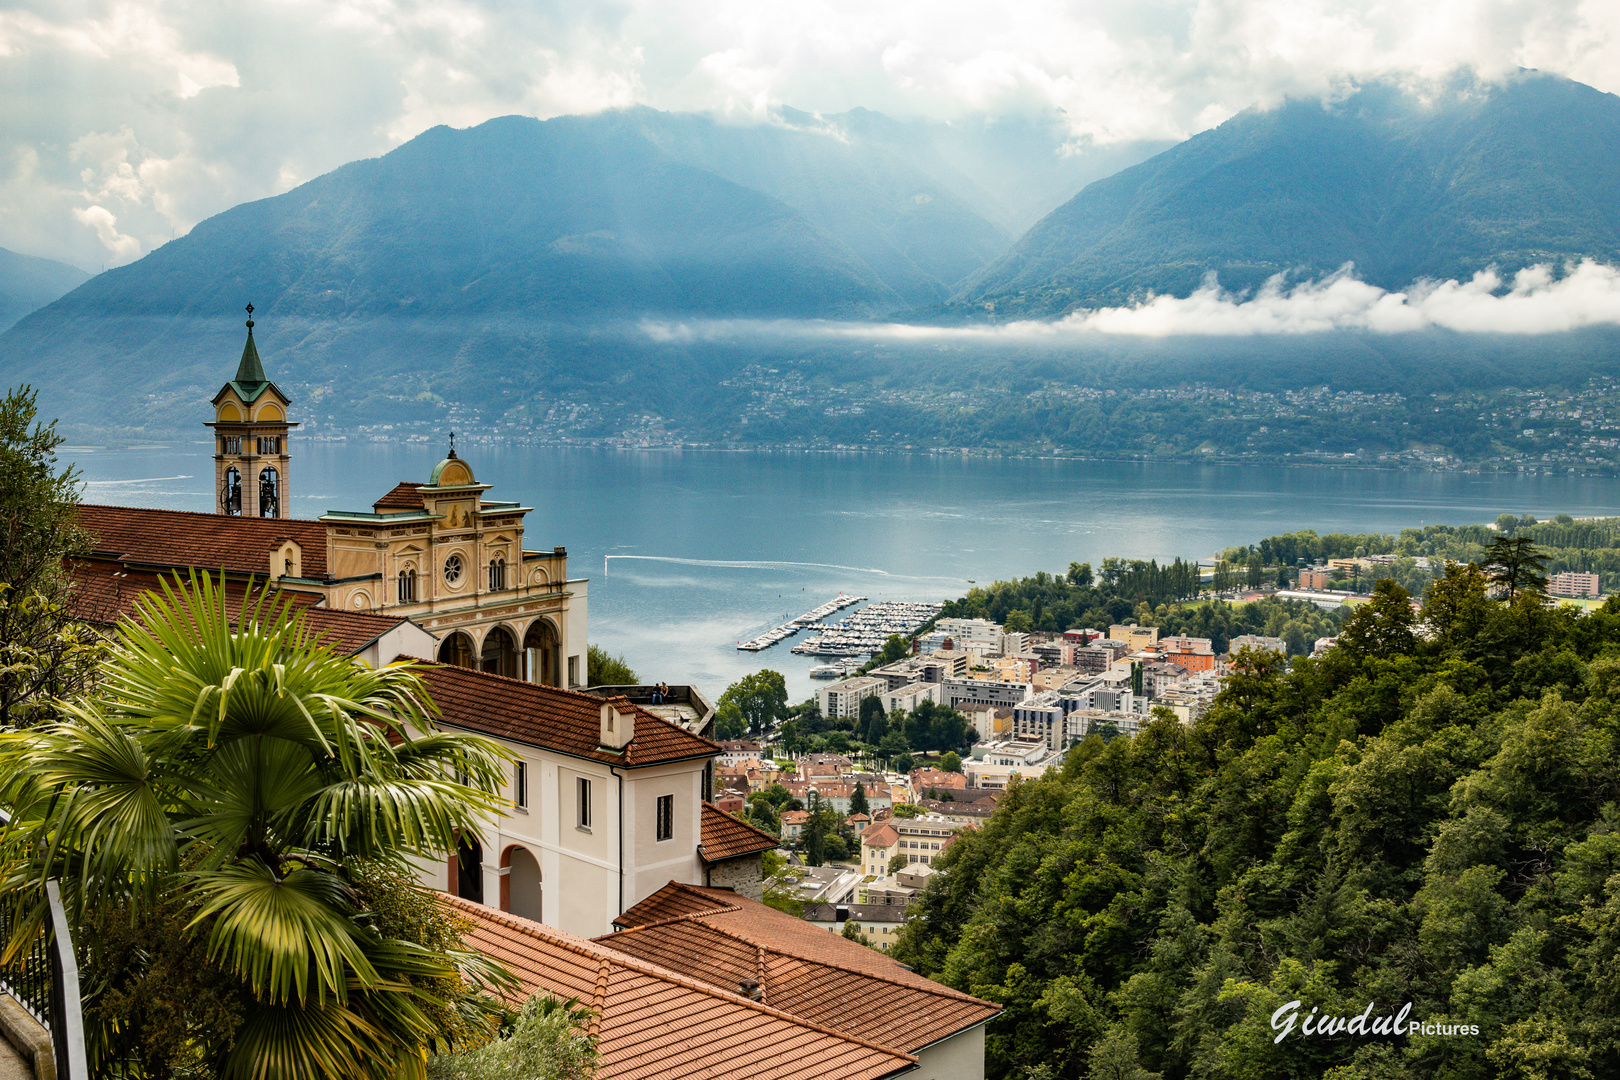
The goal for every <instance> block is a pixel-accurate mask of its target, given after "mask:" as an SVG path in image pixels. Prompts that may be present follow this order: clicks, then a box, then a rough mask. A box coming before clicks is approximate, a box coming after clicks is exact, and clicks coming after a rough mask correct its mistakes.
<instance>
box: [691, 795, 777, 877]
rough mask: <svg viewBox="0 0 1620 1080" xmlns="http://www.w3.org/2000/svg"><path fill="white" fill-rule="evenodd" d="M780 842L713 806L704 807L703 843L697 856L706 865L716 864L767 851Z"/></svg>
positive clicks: (761, 830)
mask: <svg viewBox="0 0 1620 1080" xmlns="http://www.w3.org/2000/svg"><path fill="white" fill-rule="evenodd" d="M778 843H780V841H779V840H777V839H776V837H774V836H772V835H771V834H770V833H768V832H766V831H765V830H764V829H759V828H755V827H754V826H753V825H750V824H748V822H746V821H741V820H739V819H737V818H734V817H732V816H731V815H730V814H728V813H726V812H725V811H724V810H721V809H720V808H719V807H717V806H715V805H714V804H712V803H704V804H703V842H702V844H700V845H699V847H698V854H699V855H701V856H703V860H704V861H705V862H711V863H717V862H723V861H724V860H726V859H735V858H738V857H739V856H742V855H754V854H757V853H759V852H761V851H769V850H771V849H772V848H774V847H776V845H777V844H778Z"/></svg>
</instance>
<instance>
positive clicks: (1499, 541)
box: [1479, 536, 1547, 600]
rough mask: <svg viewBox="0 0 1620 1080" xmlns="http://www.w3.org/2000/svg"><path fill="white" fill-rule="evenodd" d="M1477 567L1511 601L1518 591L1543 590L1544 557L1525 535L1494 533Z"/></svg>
mask: <svg viewBox="0 0 1620 1080" xmlns="http://www.w3.org/2000/svg"><path fill="white" fill-rule="evenodd" d="M1479 565H1480V569H1482V570H1484V571H1485V575H1486V577H1488V578H1490V580H1491V583H1492V584H1493V585H1496V586H1497V587H1498V588H1501V589H1505V590H1507V598H1508V599H1509V600H1512V599H1513V598H1514V597H1515V596H1517V595H1518V594H1519V593H1521V592H1546V591H1547V573H1546V571H1547V556H1546V555H1544V554H1542V553H1541V552H1540V551H1538V550H1536V546H1535V542H1534V541H1533V540H1532V539H1531V538H1530V537H1528V536H1515V537H1506V536H1498V537H1497V538H1496V539H1495V540H1492V541H1491V542H1490V544H1489V545H1488V546H1487V547H1486V548H1485V551H1484V552H1483V553H1482V556H1481V558H1480V560H1479Z"/></svg>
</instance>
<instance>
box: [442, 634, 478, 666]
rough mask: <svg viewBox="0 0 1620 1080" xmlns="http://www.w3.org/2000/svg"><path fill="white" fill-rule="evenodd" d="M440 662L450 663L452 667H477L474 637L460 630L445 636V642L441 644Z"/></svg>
mask: <svg viewBox="0 0 1620 1080" xmlns="http://www.w3.org/2000/svg"><path fill="white" fill-rule="evenodd" d="M439 663H441V664H449V665H450V666H451V667H464V668H470V667H475V666H476V665H474V664H473V643H472V638H470V637H468V636H467V635H466V634H463V633H462V632H461V631H459V630H457V631H456V632H455V633H453V634H451V635H450V636H449V637H447V638H445V639H444V643H443V644H441V645H440V646H439Z"/></svg>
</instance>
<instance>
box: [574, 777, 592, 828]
mask: <svg viewBox="0 0 1620 1080" xmlns="http://www.w3.org/2000/svg"><path fill="white" fill-rule="evenodd" d="M574 786H575V790H576V791H578V793H579V820H578V822H577V824H578V827H579V828H581V829H587V830H588V829H590V827H591V782H590V781H589V780H587V779H586V778H585V777H583V776H581V777H580V778H579V779H578V780H576V781H575V782H574Z"/></svg>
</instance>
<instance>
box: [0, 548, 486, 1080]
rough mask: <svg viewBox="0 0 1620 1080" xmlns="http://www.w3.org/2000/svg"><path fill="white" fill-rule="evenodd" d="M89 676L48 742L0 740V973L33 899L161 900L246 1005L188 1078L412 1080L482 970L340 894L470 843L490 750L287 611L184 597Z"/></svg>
mask: <svg viewBox="0 0 1620 1080" xmlns="http://www.w3.org/2000/svg"><path fill="white" fill-rule="evenodd" d="M99 678H100V686H99V690H98V692H97V693H96V694H95V695H94V696H93V697H89V698H85V699H83V700H80V701H77V702H73V703H70V704H68V705H66V706H65V707H64V709H63V713H62V717H61V719H60V721H59V722H57V723H54V724H50V725H44V726H41V727H38V728H34V729H30V730H26V731H19V732H12V733H7V734H5V735H4V736H0V777H4V780H3V781H0V784H3V786H0V803H3V804H4V805H6V806H7V807H9V808H10V809H11V810H12V813H13V820H12V824H11V825H10V826H9V827H8V828H7V830H6V832H5V834H4V837H3V840H0V858H3V860H4V862H3V864H0V874H3V877H0V888H3V889H4V890H5V894H4V899H5V902H6V903H7V904H8V905H9V907H10V909H11V912H12V916H13V926H14V933H13V936H12V940H11V941H10V942H9V943H8V946H7V959H9V958H10V956H11V955H14V954H15V953H16V952H18V951H19V950H20V949H21V948H22V947H24V946H25V945H26V944H27V943H28V942H29V941H30V940H32V938H33V936H34V935H36V934H37V933H38V928H39V927H40V926H41V925H42V921H43V901H42V894H43V888H42V886H43V883H44V882H45V881H46V880H47V879H50V878H56V879H59V880H60V882H61V885H62V891H63V895H64V899H65V900H66V901H67V903H68V905H69V910H70V912H72V913H76V914H77V915H78V916H79V917H80V923H81V925H83V924H84V922H85V920H84V919H83V916H85V915H86V914H94V913H96V912H98V911H100V912H105V911H106V910H108V909H109V908H110V907H111V906H113V905H119V906H123V907H128V908H130V909H131V910H136V911H139V910H142V909H145V910H155V909H157V908H158V907H159V906H163V905H168V906H169V907H170V908H172V906H173V905H174V904H175V903H176V902H177V901H178V902H179V903H180V904H181V906H182V908H183V910H184V912H185V913H186V915H187V916H188V918H189V921H188V922H187V923H186V925H185V931H186V932H187V933H190V934H193V935H198V936H199V937H200V936H202V935H206V961H207V963H209V964H211V965H213V966H214V967H216V968H217V969H219V971H221V972H223V973H226V974H228V975H229V976H230V978H231V979H234V980H238V981H239V983H240V993H241V995H242V1000H243V1001H244V1002H245V1008H244V1009H243V1019H242V1022H241V1024H240V1026H239V1027H237V1028H236V1030H235V1031H234V1033H233V1035H232V1037H231V1038H229V1039H227V1040H224V1041H223V1043H222V1044H221V1045H218V1046H215V1047H212V1048H209V1049H208V1054H206V1055H205V1057H206V1056H208V1055H211V1057H210V1058H209V1060H208V1061H207V1068H208V1070H209V1071H211V1072H214V1073H216V1074H217V1075H220V1076H223V1077H272V1076H274V1077H289V1078H290V1077H310V1078H314V1077H354V1078H372V1077H381V1076H390V1077H392V1076H412V1075H421V1073H422V1070H423V1067H424V1066H423V1060H424V1058H423V1052H424V1048H425V1047H428V1046H433V1045H439V1042H438V1040H439V1031H438V1029H439V1027H440V1023H439V1022H436V1020H435V1017H436V1016H437V1017H439V1018H440V1021H442V1016H443V1007H444V1005H445V1004H446V999H447V994H446V993H445V991H444V988H445V987H447V986H460V987H462V988H463V989H465V988H466V983H465V982H464V981H463V979H464V978H466V977H471V978H473V979H474V980H475V981H476V980H478V979H484V980H488V979H491V978H495V979H498V972H496V971H494V970H492V969H489V968H488V967H487V966H486V967H485V968H484V969H482V970H480V969H478V968H477V966H476V963H475V961H474V960H473V958H472V955H471V954H458V953H449V952H447V951H443V950H434V949H430V948H424V947H422V946H420V945H418V944H414V943H412V942H410V941H407V940H403V939H401V938H391V937H387V936H384V935H383V934H381V933H379V932H377V931H376V930H375V929H374V928H373V926H374V924H375V919H374V918H373V917H372V914H371V913H369V912H367V911H365V910H364V909H363V905H362V902H361V899H360V897H361V894H360V892H358V891H357V889H356V887H355V878H356V876H357V874H358V873H359V871H360V868H361V867H363V866H372V867H375V866H381V867H384V868H385V869H387V870H388V871H390V872H392V873H394V874H395V875H396V877H397V876H398V874H399V873H400V872H401V871H405V872H408V871H409V863H408V858H409V857H410V856H413V855H414V856H420V857H427V858H434V859H437V858H439V857H441V856H442V853H443V852H445V851H448V850H450V849H451V848H453V847H454V846H455V844H456V841H457V837H458V835H459V834H460V832H461V831H463V830H474V829H476V828H477V827H478V824H479V821H480V819H481V818H482V817H483V816H484V815H486V814H488V813H489V812H490V811H492V810H493V809H494V808H495V801H494V793H495V792H496V791H497V790H498V789H499V785H500V780H501V776H502V766H503V762H504V755H503V753H502V751H501V750H500V749H499V748H498V747H497V746H496V745H495V744H493V743H491V742H488V741H487V740H483V739H480V738H478V737H476V736H470V735H456V734H443V733H437V732H434V731H433V730H432V729H431V727H430V725H429V716H430V715H431V713H432V709H433V707H432V704H431V702H430V701H429V699H428V698H427V695H426V693H425V692H424V690H423V686H422V683H421V681H420V679H419V678H418V677H417V676H416V675H415V673H413V672H412V671H411V670H410V667H409V666H408V665H404V664H392V665H389V666H386V667H383V668H381V669H372V668H371V667H369V666H367V665H364V664H360V663H356V662H354V661H353V660H351V659H349V658H347V657H345V656H342V655H339V654H337V653H335V652H333V651H331V650H330V649H328V648H325V647H324V646H322V645H321V644H319V643H318V642H315V641H313V640H312V638H311V634H310V633H309V632H308V631H307V630H306V628H305V626H304V622H303V620H302V618H301V617H299V616H298V615H297V614H296V613H295V612H294V611H293V610H292V608H291V606H290V604H289V603H288V602H287V601H286V600H277V599H275V598H273V597H272V596H270V595H269V594H267V593H264V592H259V593H256V594H250V595H249V596H248V597H239V598H237V599H235V600H232V599H230V598H228V597H227V595H226V589H225V587H224V584H223V581H221V582H219V583H215V582H213V581H212V580H210V579H209V578H207V577H201V578H199V577H197V576H196V575H193V576H192V578H191V580H190V581H189V582H180V581H179V580H178V579H177V580H176V582H175V584H174V585H172V586H171V585H170V584H169V583H168V582H165V583H164V586H163V595H161V596H159V595H157V594H155V593H154V594H148V595H147V596H146V597H144V598H143V599H142V600H141V601H140V602H139V604H138V613H137V615H136V616H135V617H133V618H131V619H129V620H126V621H125V622H124V623H123V624H122V625H121V626H120V627H119V630H118V633H117V635H116V641H115V642H114V643H113V645H112V647H111V649H110V650H109V654H108V657H107V659H106V660H105V662H104V663H103V664H102V666H101V669H100V672H99ZM90 921H92V922H93V921H94V920H90ZM90 951H91V953H92V954H93V953H94V943H93V942H92V943H91V948H90ZM233 985H234V984H233ZM88 989H89V991H90V994H91V996H92V997H93V995H94V991H95V988H94V987H90V988H88ZM461 1004H463V1005H465V1004H466V1002H462V1003H461ZM116 1027H117V1025H116V1024H112V1025H103V1026H102V1027H100V1028H97V1029H95V1030H91V1031H89V1032H87V1036H88V1041H89V1042H90V1045H91V1053H92V1057H97V1058H99V1059H100V1064H101V1067H102V1068H103V1069H109V1068H113V1067H115V1066H120V1065H121V1064H122V1065H123V1067H126V1068H127V1067H128V1066H127V1062H126V1063H120V1062H119V1061H118V1060H117V1058H118V1056H119V1050H118V1049H117V1036H118V1032H117V1031H116V1030H114V1029H115V1028H116Z"/></svg>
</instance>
